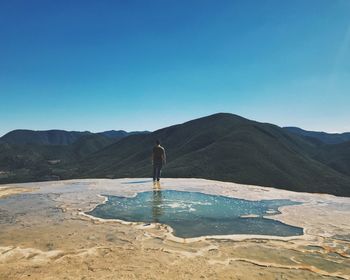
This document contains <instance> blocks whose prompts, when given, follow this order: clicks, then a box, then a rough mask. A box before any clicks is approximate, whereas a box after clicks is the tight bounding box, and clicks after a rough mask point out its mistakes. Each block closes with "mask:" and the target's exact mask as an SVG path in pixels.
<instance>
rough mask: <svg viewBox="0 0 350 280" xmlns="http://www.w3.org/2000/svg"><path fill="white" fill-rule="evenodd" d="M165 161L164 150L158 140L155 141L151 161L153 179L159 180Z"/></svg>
mask: <svg viewBox="0 0 350 280" xmlns="http://www.w3.org/2000/svg"><path fill="white" fill-rule="evenodd" d="M165 162H166V157H165V150H164V148H163V147H162V146H161V145H160V142H159V140H157V141H156V145H155V146H154V147H153V153H152V163H153V181H156V180H157V181H159V180H160V173H161V170H162V167H163V164H165Z"/></svg>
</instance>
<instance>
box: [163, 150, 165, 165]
mask: <svg viewBox="0 0 350 280" xmlns="http://www.w3.org/2000/svg"><path fill="white" fill-rule="evenodd" d="M163 163H164V164H166V155H165V150H164V149H163Z"/></svg>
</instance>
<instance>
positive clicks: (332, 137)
mask: <svg viewBox="0 0 350 280" xmlns="http://www.w3.org/2000/svg"><path fill="white" fill-rule="evenodd" d="M283 129H285V130H287V131H289V132H292V133H294V134H297V135H300V136H305V137H310V138H314V139H317V140H319V141H321V142H322V143H324V144H340V143H343V142H347V141H350V132H345V133H326V132H318V131H307V130H303V129H301V128H299V127H284V128H283Z"/></svg>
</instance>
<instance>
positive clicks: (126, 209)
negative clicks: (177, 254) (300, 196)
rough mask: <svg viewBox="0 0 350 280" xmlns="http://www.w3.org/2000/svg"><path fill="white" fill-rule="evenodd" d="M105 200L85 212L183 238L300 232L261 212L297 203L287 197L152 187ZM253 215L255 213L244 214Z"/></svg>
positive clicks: (274, 210) (273, 212) (299, 229)
mask: <svg viewBox="0 0 350 280" xmlns="http://www.w3.org/2000/svg"><path fill="white" fill-rule="evenodd" d="M106 197H108V201H107V203H106V204H101V205H98V206H97V207H96V208H95V209H94V210H92V211H90V212H87V214H89V215H92V216H95V217H98V218H103V219H119V220H124V221H131V222H145V223H152V222H157V223H162V224H167V225H169V226H171V227H172V228H173V229H174V233H173V234H174V235H175V236H178V237H183V238H190V237H199V236H207V235H227V234H257V235H275V236H294V235H302V234H303V229H302V228H299V227H294V226H290V225H287V224H284V223H281V222H279V221H274V220H271V219H266V218H264V217H263V216H269V215H275V214H278V213H280V212H279V211H278V207H281V206H286V205H296V204H300V203H298V202H294V201H291V200H281V199H278V200H260V201H249V200H244V199H237V198H230V197H225V196H218V195H208V194H203V193H198V192H183V191H174V190H164V191H160V190H155V191H148V192H142V193H138V194H137V195H136V196H135V197H131V198H128V197H118V196H112V195H106ZM245 215H256V217H244V216H245Z"/></svg>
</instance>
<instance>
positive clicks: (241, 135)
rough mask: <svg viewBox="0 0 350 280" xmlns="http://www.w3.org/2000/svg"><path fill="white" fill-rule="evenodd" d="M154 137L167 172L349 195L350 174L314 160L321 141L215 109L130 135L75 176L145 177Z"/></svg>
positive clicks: (82, 166)
mask: <svg viewBox="0 0 350 280" xmlns="http://www.w3.org/2000/svg"><path fill="white" fill-rule="evenodd" d="M156 139H160V140H161V141H162V143H163V145H164V147H165V148H166V150H167V158H168V164H167V165H166V167H165V168H164V171H163V175H164V176H165V177H195V178H206V179H215V180H222V181H233V182H237V183H244V184H254V185H263V186H271V187H276V188H283V189H289V190H294V191H303V192H323V193H331V194H335V195H343V196H350V177H349V176H347V175H346V174H345V173H343V172H340V171H337V170H336V169H334V168H332V167H331V166H330V165H329V164H327V163H325V162H322V161H320V160H318V159H317V158H316V157H317V155H319V154H320V150H319V149H320V145H319V144H318V143H314V141H309V139H308V138H305V137H300V136H298V135H296V134H295V133H291V132H289V131H288V130H286V129H282V128H280V127H278V126H275V125H272V124H266V123H259V122H255V121H251V120H248V119H244V118H242V117H239V116H236V115H233V114H226V113H219V114H215V115H211V116H208V117H204V118H200V119H196V120H192V121H189V122H186V123H183V124H180V125H174V126H170V127H167V128H163V129H160V130H157V131H155V132H152V133H149V134H139V135H131V136H129V137H126V138H123V139H121V140H120V141H118V142H117V143H114V144H112V145H109V146H106V147H105V148H103V149H102V150H100V151H97V152H96V153H94V154H91V155H89V156H87V157H86V158H85V159H84V161H81V162H80V163H79V165H78V166H76V167H75V170H74V175H73V177H112V178H121V177H149V176H150V174H151V165H150V154H151V149H152V146H153V144H154V142H155V140H156Z"/></svg>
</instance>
